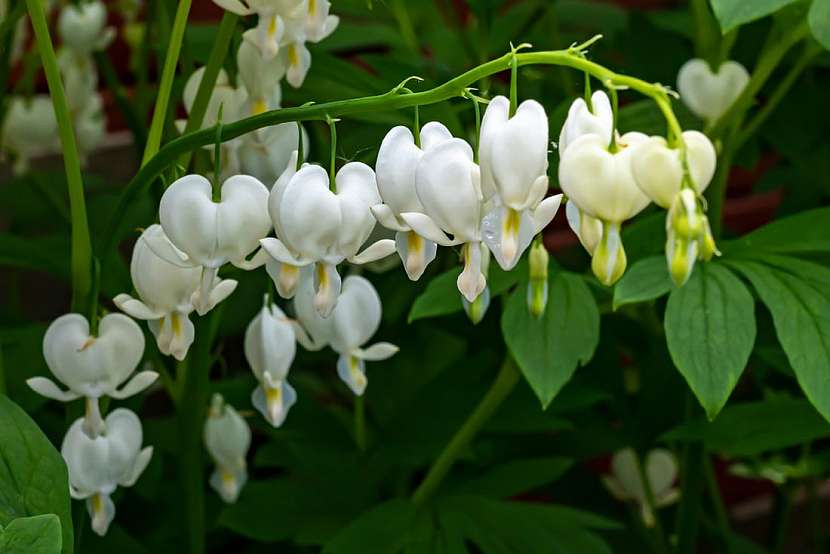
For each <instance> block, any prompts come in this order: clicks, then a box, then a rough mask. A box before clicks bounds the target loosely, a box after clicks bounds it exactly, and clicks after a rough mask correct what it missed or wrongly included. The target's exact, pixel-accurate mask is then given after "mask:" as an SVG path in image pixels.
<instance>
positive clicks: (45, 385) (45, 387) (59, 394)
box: [26, 377, 81, 402]
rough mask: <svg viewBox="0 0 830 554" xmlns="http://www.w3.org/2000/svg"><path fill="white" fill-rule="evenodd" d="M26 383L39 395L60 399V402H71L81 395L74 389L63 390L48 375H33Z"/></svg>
mask: <svg viewBox="0 0 830 554" xmlns="http://www.w3.org/2000/svg"><path fill="white" fill-rule="evenodd" d="M26 384H27V385H29V388H30V389H32V390H33V391H35V392H36V393H38V394H39V395H41V396H45V397H46V398H51V399H53V400H59V401H60V402H69V401H70V400H77V399H78V398H80V397H81V395H80V394H77V393H75V392H72V391H62V390H61V389H60V387H58V386H57V385H56V384H55V383H54V381H52V380H50V379H47V378H46V377H32V378H30V379H27V380H26Z"/></svg>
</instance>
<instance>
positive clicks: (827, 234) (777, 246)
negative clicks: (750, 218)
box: [721, 208, 830, 255]
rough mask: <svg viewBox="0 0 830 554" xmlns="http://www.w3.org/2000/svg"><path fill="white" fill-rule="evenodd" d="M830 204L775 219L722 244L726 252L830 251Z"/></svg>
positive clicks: (741, 253)
mask: <svg viewBox="0 0 830 554" xmlns="http://www.w3.org/2000/svg"><path fill="white" fill-rule="evenodd" d="M828 218H830V208H816V209H814V210H807V211H804V212H801V213H799V214H796V215H793V216H790V217H785V218H783V219H779V220H778V221H773V222H772V223H769V224H768V225H764V226H763V227H761V228H760V229H757V230H755V231H752V232H751V233H749V234H747V235H744V236H743V237H741V238H739V239H737V240H732V241H726V242H723V243H722V244H721V250H723V252H724V253H725V254H727V253H734V254H735V255H743V254H746V253H747V252H750V253H757V252H775V253H780V254H785V253H800V252H827V251H830V225H827V221H828Z"/></svg>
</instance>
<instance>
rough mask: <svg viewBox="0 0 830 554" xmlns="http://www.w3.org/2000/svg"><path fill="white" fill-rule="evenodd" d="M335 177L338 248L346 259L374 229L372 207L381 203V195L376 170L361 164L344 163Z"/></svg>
mask: <svg viewBox="0 0 830 554" xmlns="http://www.w3.org/2000/svg"><path fill="white" fill-rule="evenodd" d="M335 180H336V182H337V198H338V200H339V201H340V213H341V216H342V220H341V222H342V223H341V224H342V228H341V232H340V237H339V239H338V241H337V248H338V253H339V254H340V255H341V256H342V257H344V258H349V257H352V256H354V255H355V254H357V252H358V250H359V249H360V247H361V246H362V245H363V243H365V242H366V240H367V239H368V238H369V235H371V234H372V230H373V229H374V228H375V223H376V221H375V217H374V216H373V215H372V211H371V207H372V206H374V205H375V204H377V203H378V202H380V195H379V194H378V187H377V182H376V180H375V172H374V171H373V170H372V168H371V167H369V166H368V165H366V164H364V163H360V162H350V163H347V164H346V165H344V166H343V167H342V168H340V171H338V172H337V176H336V178H335Z"/></svg>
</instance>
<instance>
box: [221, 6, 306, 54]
mask: <svg viewBox="0 0 830 554" xmlns="http://www.w3.org/2000/svg"><path fill="white" fill-rule="evenodd" d="M213 1H214V2H215V3H216V4H218V5H219V6H221V7H223V8H225V9H226V10H228V11H229V12H233V13H235V14H237V15H251V14H256V15H257V17H258V21H257V26H256V27H255V28H254V29H250V30H249V31H246V32H245V34H244V37H245V40H248V41H250V42H251V43H252V44H254V45H255V46H256V47H257V48H259V49H260V51H261V52H262V55H263V56H264V57H265V58H266V59H271V58H273V57H274V56H276V55H277V53H278V52H279V50H280V45H281V43H282V41H283V36H284V35H285V33H286V23H285V21H286V19H289V18H291V19H297V18H302V21H304V20H305V19H304V18H305V10H306V7H305V3H306V2H307V1H308V0H213Z"/></svg>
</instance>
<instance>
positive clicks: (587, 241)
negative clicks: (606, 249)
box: [565, 201, 602, 256]
mask: <svg viewBox="0 0 830 554" xmlns="http://www.w3.org/2000/svg"><path fill="white" fill-rule="evenodd" d="M565 215H566V216H567V219H568V226H570V228H571V230H572V231H573V232H574V233H575V234H576V236H577V238H579V242H580V243H581V244H582V247H583V248H585V250H586V251H587V252H588V254H591V255H592V256H593V255H594V250H596V248H597V245H598V244H599V241H600V240H602V221H600V220H599V219H597V218H595V217H591V216H590V215H588V214H586V213H584V212H583V211H582V210H580V209H579V206H577V205H576V204H575V203H574V202H570V201H568V203H567V204H566V205H565Z"/></svg>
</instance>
